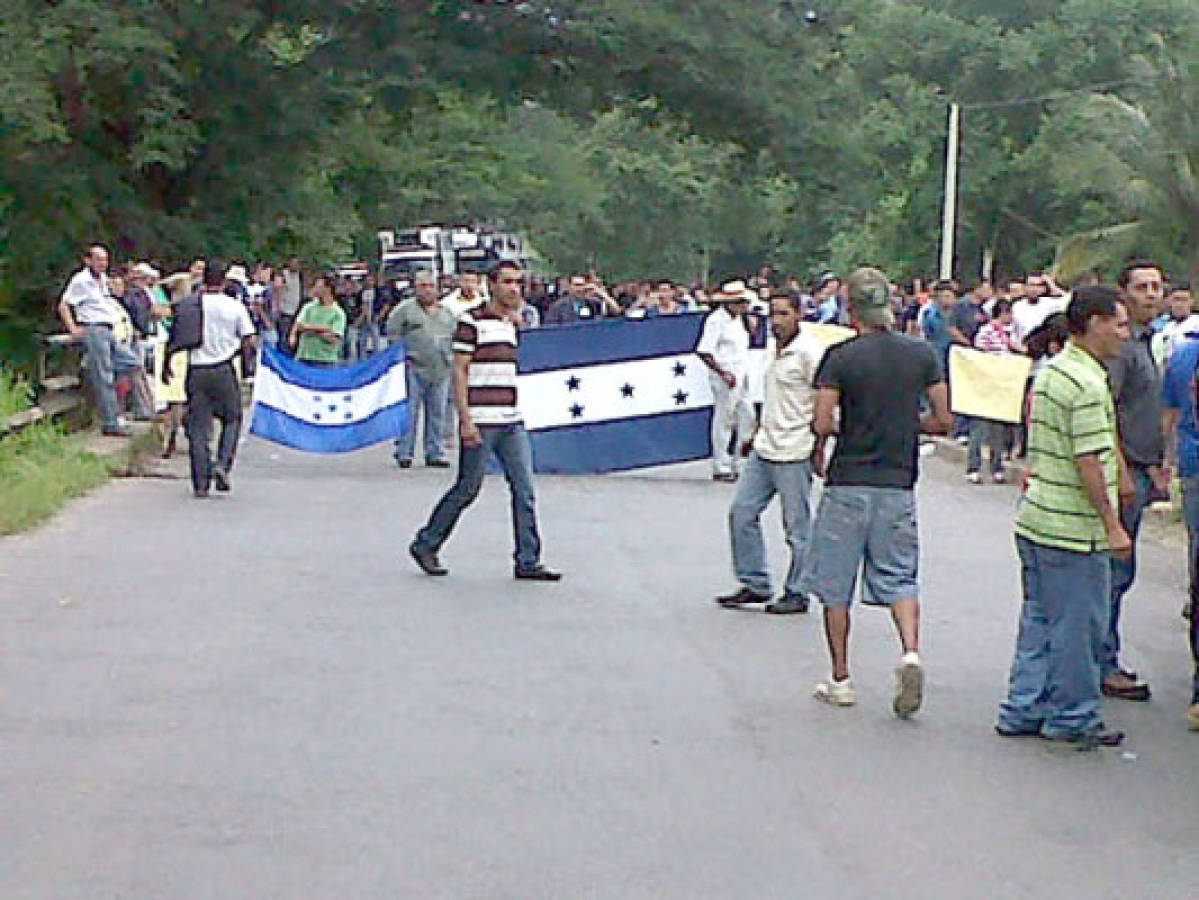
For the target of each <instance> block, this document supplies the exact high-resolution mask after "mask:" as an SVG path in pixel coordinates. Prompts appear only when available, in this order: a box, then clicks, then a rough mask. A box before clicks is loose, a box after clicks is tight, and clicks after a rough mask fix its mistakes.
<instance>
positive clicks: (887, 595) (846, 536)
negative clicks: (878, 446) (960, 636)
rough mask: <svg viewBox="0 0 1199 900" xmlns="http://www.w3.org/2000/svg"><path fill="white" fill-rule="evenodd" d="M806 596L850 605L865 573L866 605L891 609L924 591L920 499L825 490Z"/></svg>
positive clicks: (883, 491)
mask: <svg viewBox="0 0 1199 900" xmlns="http://www.w3.org/2000/svg"><path fill="white" fill-rule="evenodd" d="M808 559H809V569H808V573H807V577H806V578H805V585H804V593H806V594H814V595H815V596H816V597H817V599H819V600H820V602H821V603H823V604H824V605H825V606H849V605H850V603H852V602H853V596H854V592H855V588H856V587H857V581H858V571H859V569H860V570H861V572H862V602H863V603H865V604H867V605H870V606H890V605H891V604H893V603H894V602H895V601H897V600H902V599H904V598H905V597H915V596H917V595H918V594H919V592H920V585H919V582H918V580H917V569H918V568H919V563H920V538H919V534H918V533H917V527H916V498H915V495H914V494H913V493H912V491H911V490H908V489H906V488H880V487H857V486H838V485H833V486H831V487H826V488H825V489H824V494H823V495H822V496H821V498H820V508H819V509H818V510H817V512H816V521H815V523H814V524H813V526H812V537H811V542H810V543H809V545H808Z"/></svg>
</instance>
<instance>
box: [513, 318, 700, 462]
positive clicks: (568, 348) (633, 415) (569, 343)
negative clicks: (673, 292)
mask: <svg viewBox="0 0 1199 900" xmlns="http://www.w3.org/2000/svg"><path fill="white" fill-rule="evenodd" d="M703 322H704V317H703V316H702V315H677V316H662V317H658V318H653V319H642V320H636V321H611V322H594V323H587V324H582V325H567V326H561V327H557V328H545V329H536V330H532V331H526V332H524V333H522V334H521V345H520V381H519V396H520V408H521V413H522V414H523V416H524V420H525V427H526V428H527V429H528V432H529V439H530V442H531V443H532V445H533V464H534V468H535V469H536V470H537V471H538V472H553V473H558V474H586V473H596V472H615V471H621V470H624V469H639V468H642V467H645V466H657V465H664V464H667V463H675V462H683V461H685V460H692V459H703V458H705V457H707V456H709V455H710V443H711V438H710V431H711V422H712V388H711V385H710V384H709V381H708V369H707V368H706V367H705V366H704V364H703V363H702V362H700V360H699V358H698V357H697V356H696V355H695V345H696V343H697V342H698V341H699V332H700V329H701V328H702V327H703Z"/></svg>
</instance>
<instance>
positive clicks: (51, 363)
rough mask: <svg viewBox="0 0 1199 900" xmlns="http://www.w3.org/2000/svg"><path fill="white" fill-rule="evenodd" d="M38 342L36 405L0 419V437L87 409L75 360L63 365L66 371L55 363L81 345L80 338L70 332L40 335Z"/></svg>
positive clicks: (77, 363) (85, 393)
mask: <svg viewBox="0 0 1199 900" xmlns="http://www.w3.org/2000/svg"><path fill="white" fill-rule="evenodd" d="M38 343H39V344H40V347H39V349H38V358H37V384H36V386H35V392H36V396H37V404H36V405H35V406H33V407H32V408H30V409H27V410H23V411H21V412H19V413H16V414H14V415H11V416H9V417H8V418H7V419H5V420H4V421H2V422H0V438H3V437H6V436H8V435H12V434H17V433H18V432H20V431H24V430H25V429H26V428H28V427H29V426H31V425H36V424H38V423H39V422H47V421H54V420H56V419H61V418H64V417H66V416H69V415H71V414H73V413H77V412H79V411H81V410H84V409H86V408H87V404H88V397H87V392H86V390H85V389H84V386H83V379H82V377H81V375H80V371H79V361H78V360H77V359H74V360H72V361H71V362H70V363H68V364H67V365H66V366H64V367H62V368H65V369H68V370H69V371H58V370H59V368H60V366H59V365H58V364H57V363H58V362H59V361H60V360H61V357H62V356H63V355H64V354H68V353H69V351H74V350H78V349H79V348H81V347H82V346H83V341H81V340H79V339H78V338H76V337H73V336H72V335H69V334H49V335H39V336H38ZM68 358H69V357H68ZM52 372H55V374H51V373H52Z"/></svg>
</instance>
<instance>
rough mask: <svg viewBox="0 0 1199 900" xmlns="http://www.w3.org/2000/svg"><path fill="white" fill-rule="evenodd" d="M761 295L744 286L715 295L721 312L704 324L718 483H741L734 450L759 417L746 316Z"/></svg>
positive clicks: (729, 286)
mask: <svg viewBox="0 0 1199 900" xmlns="http://www.w3.org/2000/svg"><path fill="white" fill-rule="evenodd" d="M756 298H757V294H755V293H754V292H753V291H751V290H749V289H748V288H747V287H746V286H745V282H743V281H729V282H725V283H724V284H723V285H721V287H720V290H718V291H716V292H715V293H713V294H712V297H711V302H712V303H713V304H714V305H715V306H716V309H715V310H713V311H712V312H711V313H709V314H708V318H707V319H706V320H705V321H704V330H703V332H702V333H701V334H700V338H699V343H698V344H697V345H696V347H695V353H696V355H697V356H698V357H699V358H700V360H702V361H703V363H704V365H706V366H707V367H708V368H709V369H711V372H710V373H709V379H710V381H711V383H712V398H713V410H712V478H713V479H714V480H715V481H726V482H732V481H736V480H737V470H736V466H735V461H734V459H733V454H732V450H731V446H732V444H733V439H734V437H736V438H737V444H738V445H740V443H741V440H740V437H741V435H744V434H745V433H746V432H747V431H748V430H749V427H750V425H751V422H752V417H753V411H752V410H751V408H750V406H749V400H748V397H747V394H746V380H747V378H746V376H747V374H748V371H749V331H748V329H747V328H746V327H745V319H744V316H745V311H746V309H748V308H749V304H750V302H751V301H753V300H755V299H756Z"/></svg>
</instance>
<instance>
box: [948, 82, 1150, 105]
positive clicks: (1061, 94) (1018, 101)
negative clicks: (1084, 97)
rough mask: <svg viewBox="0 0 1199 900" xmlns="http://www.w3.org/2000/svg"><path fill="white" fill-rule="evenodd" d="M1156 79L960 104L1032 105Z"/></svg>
mask: <svg viewBox="0 0 1199 900" xmlns="http://www.w3.org/2000/svg"><path fill="white" fill-rule="evenodd" d="M1155 80H1156V79H1153V78H1121V79H1120V80H1118V81H1101V82H1098V83H1097V84H1088V85H1084V86H1082V87H1077V88H1072V89H1070V90H1065V91H1057V92H1055V93H1052V94H1044V95H1042V96H1040V97H1018V98H1015V99H1012V100H985V101H981V102H979V103H962V104H959V105H960V106H961V108H962V109H996V108H999V107H1004V106H1031V105H1032V104H1034V103H1049V102H1051V101H1053V100H1065V99H1067V98H1069V97H1077V96H1078V95H1079V94H1090V93H1094V92H1095V91H1103V90H1108V89H1109V88H1114V87H1124V86H1125V85H1129V84H1149V83H1151V82H1153V81H1155Z"/></svg>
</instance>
